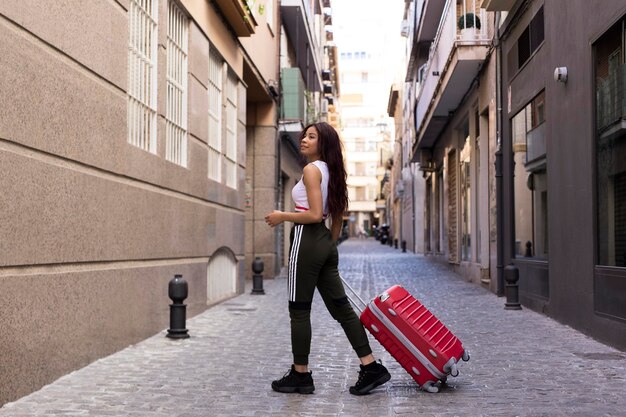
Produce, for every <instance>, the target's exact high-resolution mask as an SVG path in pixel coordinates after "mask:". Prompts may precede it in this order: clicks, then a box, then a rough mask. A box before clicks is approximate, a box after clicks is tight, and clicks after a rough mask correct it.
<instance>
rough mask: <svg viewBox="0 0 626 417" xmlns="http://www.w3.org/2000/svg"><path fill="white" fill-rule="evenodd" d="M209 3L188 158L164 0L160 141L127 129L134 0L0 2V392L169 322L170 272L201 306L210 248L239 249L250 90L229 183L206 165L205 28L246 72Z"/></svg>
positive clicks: (192, 70)
mask: <svg viewBox="0 0 626 417" xmlns="http://www.w3.org/2000/svg"><path fill="white" fill-rule="evenodd" d="M207 5H208V2H204V1H202V2H200V1H184V2H183V6H186V7H187V8H188V11H189V12H191V13H192V14H191V16H192V17H195V18H197V21H196V22H193V21H191V20H190V29H189V40H190V47H189V123H188V126H189V137H188V167H187V168H183V167H180V166H178V165H175V164H173V163H170V162H168V161H166V160H165V157H164V149H165V120H164V115H165V108H166V107H165V96H166V83H165V70H166V49H165V44H166V42H165V41H166V32H165V27H166V25H165V24H164V23H163V22H165V21H166V20H165V19H166V16H167V8H166V7H167V2H166V1H165V0H161V2H160V3H159V6H160V10H159V22H160V26H159V48H158V61H157V62H158V93H157V101H158V105H157V106H158V109H157V111H158V117H157V119H158V122H157V124H158V126H157V132H158V138H157V153H156V154H151V153H149V152H146V151H143V150H140V149H138V148H136V147H134V146H132V145H130V144H129V143H128V142H127V95H126V89H127V80H128V72H127V65H128V17H127V8H128V2H127V1H119V2H100V1H95V0H89V1H68V2H45V3H42V2H37V1H3V2H2V3H1V4H0V38H2V42H0V54H1V56H2V57H3V59H2V61H1V62H0V91H2V94H1V95H0V169H1V170H2V175H1V176H0V194H1V195H2V196H3V197H4V199H3V202H2V203H0V219H1V221H0V236H2V239H0V288H1V289H2V293H3V295H4V297H5V298H4V300H5V307H6V308H3V309H2V310H1V312H0V324H1V326H2V329H3V331H2V334H1V335H0V346H1V348H0V349H1V353H0V379H1V380H2V389H1V390H0V404H2V403H4V402H7V401H11V400H13V399H16V398H19V397H20V396H23V395H26V394H28V393H29V392H32V391H33V390H36V389H38V388H39V387H41V386H42V385H44V384H46V383H49V382H51V381H53V380H54V379H56V378H58V377H60V376H62V375H63V374H65V373H67V372H70V371H72V370H74V369H77V368H80V367H82V366H84V365H86V364H88V363H89V362H91V361H93V360H95V359H97V358H99V357H102V356H104V355H108V354H110V353H113V352H115V351H116V350H119V349H121V348H124V347H126V346H128V345H129V344H132V343H136V342H138V341H140V340H142V339H144V338H146V337H148V336H150V335H153V334H155V333H157V332H159V331H161V330H163V329H165V328H167V327H168V325H169V323H168V312H169V307H168V304H169V303H170V300H169V298H168V297H167V284H168V281H169V280H170V279H171V278H172V277H173V275H174V274H175V273H181V274H183V276H184V278H185V279H186V281H188V283H189V298H188V299H187V300H186V303H187V304H188V316H193V315H195V314H198V313H199V312H201V311H203V310H204V309H205V308H206V305H207V265H208V262H209V260H210V257H211V255H212V254H213V253H214V252H215V251H217V250H218V249H220V248H228V250H229V251H230V253H232V254H234V257H235V260H236V261H237V262H239V263H240V262H241V261H242V260H243V256H244V211H243V209H244V194H243V190H244V185H245V175H244V174H245V168H246V165H245V164H246V158H245V153H246V146H245V143H246V131H245V122H246V105H245V101H246V90H245V87H244V86H243V85H240V87H239V103H238V105H239V109H238V110H239V114H238V134H237V136H238V161H239V164H240V165H239V175H238V178H239V180H238V188H237V189H236V190H234V189H231V188H228V187H226V186H225V185H222V184H217V183H215V182H213V181H210V180H209V179H208V177H207V145H206V143H207V140H208V136H207V135H208V133H207V130H208V121H207V114H208V99H207V90H206V88H207V87H206V84H207V78H208V74H207V65H208V64H207V57H208V48H209V39H208V37H207V34H208V35H209V36H210V37H213V38H211V41H212V42H213V43H214V44H215V45H217V46H218V47H219V48H221V50H220V52H221V53H222V54H223V55H224V57H225V59H226V60H227V61H228V62H229V63H230V64H231V65H232V66H233V68H234V70H235V72H237V73H239V74H241V71H242V66H241V62H242V53H241V51H240V49H239V48H238V47H237V45H236V43H235V41H234V40H233V39H232V37H231V35H230V32H229V31H228V30H227V29H226V27H225V26H224V24H223V22H221V20H219V19H218V18H217V15H216V14H215V12H214V11H213V9H212V8H210V7H208V6H207ZM216 19H217V20H216ZM211 22H212V23H211ZM237 270H238V272H237V274H238V279H237V283H236V289H237V290H236V291H237V292H241V291H243V270H242V268H241V265H239V266H238V267H237Z"/></svg>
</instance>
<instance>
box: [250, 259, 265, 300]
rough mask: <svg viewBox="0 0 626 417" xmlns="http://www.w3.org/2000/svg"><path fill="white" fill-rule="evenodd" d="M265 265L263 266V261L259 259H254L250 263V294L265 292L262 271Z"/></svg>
mask: <svg viewBox="0 0 626 417" xmlns="http://www.w3.org/2000/svg"><path fill="white" fill-rule="evenodd" d="M264 268H265V265H264V264H263V259H261V258H260V257H258V256H257V257H256V258H254V261H252V272H254V275H252V292H251V293H250V294H265V290H264V289H263V269H264Z"/></svg>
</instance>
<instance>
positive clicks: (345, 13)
mask: <svg viewBox="0 0 626 417" xmlns="http://www.w3.org/2000/svg"><path fill="white" fill-rule="evenodd" d="M331 6H332V17H333V37H334V41H335V44H336V45H337V49H338V51H339V54H340V55H341V52H346V51H365V52H367V53H368V54H370V55H371V57H372V58H373V61H374V62H373V64H374V65H379V67H378V68H377V69H378V70H380V71H382V72H383V78H384V81H383V82H374V83H369V84H365V85H363V86H361V88H368V89H379V90H380V91H367V92H364V93H366V94H367V95H373V96H378V97H381V99H380V100H377V101H380V102H381V103H380V106H381V108H380V109H381V110H380V111H381V112H382V113H386V110H387V98H388V96H389V89H390V87H391V85H392V84H393V82H394V81H395V80H396V79H399V78H398V77H400V76H401V74H402V76H403V74H404V72H405V71H406V64H405V58H404V50H405V49H404V45H405V43H406V38H403V37H401V36H400V27H401V22H402V17H403V13H404V0H333V1H332V3H331ZM350 65H354V64H352V63H349V62H347V61H346V62H344V61H342V59H341V58H340V60H339V71H340V73H341V71H342V67H344V68H347V67H349V66H350ZM374 71H376V70H374ZM376 72H377V71H376ZM342 91H343V90H342Z"/></svg>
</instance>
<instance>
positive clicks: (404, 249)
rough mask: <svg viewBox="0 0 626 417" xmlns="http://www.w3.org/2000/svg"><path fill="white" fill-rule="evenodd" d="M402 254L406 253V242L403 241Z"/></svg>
mask: <svg viewBox="0 0 626 417" xmlns="http://www.w3.org/2000/svg"><path fill="white" fill-rule="evenodd" d="M402 252H406V240H403V241H402Z"/></svg>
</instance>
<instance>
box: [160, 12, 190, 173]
mask: <svg viewBox="0 0 626 417" xmlns="http://www.w3.org/2000/svg"><path fill="white" fill-rule="evenodd" d="M166 107H167V108H166V114H165V119H166V129H167V130H166V135H165V158H166V159H167V160H168V161H171V162H174V163H175V164H178V165H181V166H183V167H186V166H187V16H185V14H184V13H183V12H182V10H180V8H179V7H178V6H177V5H176V4H175V3H174V2H173V1H170V2H169V8H168V26H167V104H166Z"/></svg>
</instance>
